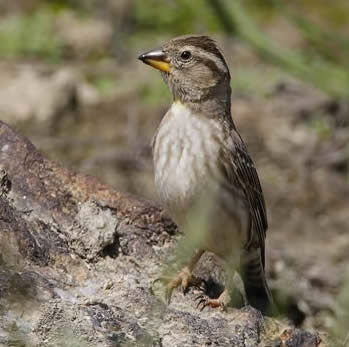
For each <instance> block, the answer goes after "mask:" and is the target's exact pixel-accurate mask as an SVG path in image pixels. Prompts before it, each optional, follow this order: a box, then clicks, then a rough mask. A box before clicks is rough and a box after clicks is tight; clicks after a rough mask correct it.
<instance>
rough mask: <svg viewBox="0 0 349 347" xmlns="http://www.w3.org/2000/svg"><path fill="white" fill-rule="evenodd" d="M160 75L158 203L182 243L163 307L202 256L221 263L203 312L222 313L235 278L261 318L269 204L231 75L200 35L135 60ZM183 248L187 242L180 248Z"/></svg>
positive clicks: (266, 302)
mask: <svg viewBox="0 0 349 347" xmlns="http://www.w3.org/2000/svg"><path fill="white" fill-rule="evenodd" d="M138 59H139V60H141V61H142V62H143V63H145V64H147V65H150V66H151V67H153V68H155V69H157V70H160V72H161V75H162V78H163V80H164V81H165V83H166V84H167V86H168V87H169V89H170V91H171V93H172V96H173V102H172V105H171V106H170V108H169V110H168V111H167V113H166V114H165V115H164V117H163V118H162V120H161V122H160V125H159V126H158V129H157V130H156V133H155V135H154V137H153V140H152V153H153V164H154V180H155V185H156V188H157V190H158V193H159V197H160V201H161V203H162V205H163V207H164V208H165V210H166V211H167V212H168V213H169V215H170V216H171V218H172V219H173V220H174V222H175V223H176V224H177V226H178V228H179V229H181V230H182V231H183V233H184V235H186V236H188V235H189V237H188V238H187V240H188V243H190V247H187V250H186V257H185V261H184V264H183V266H182V268H181V269H180V270H179V271H175V273H174V274H170V275H166V276H165V275H164V276H162V277H160V278H159V280H160V281H162V282H163V284H164V285H165V286H166V292H165V297H166V300H167V301H168V303H169V302H170V300H171V295H172V292H173V290H174V289H175V288H177V287H181V288H182V290H183V292H184V293H185V292H186V291H187V290H188V288H189V286H191V285H193V284H195V280H194V276H193V274H192V273H193V271H194V268H195V266H196V264H197V263H198V262H199V260H200V257H201V256H202V254H203V253H204V252H211V253H213V254H215V255H216V256H217V257H218V258H219V259H221V261H222V263H223V264H224V265H223V266H224V271H225V288H224V290H223V292H222V293H221V294H220V295H219V296H218V297H217V298H210V297H208V296H206V297H204V299H203V298H202V296H200V297H199V298H200V302H199V303H201V304H202V308H204V307H207V306H210V307H221V308H226V307H227V306H228V305H229V303H230V301H231V291H232V290H233V288H234V281H233V277H234V273H235V272H236V271H238V272H239V273H240V276H241V278H242V280H243V283H244V290H245V295H246V299H247V301H248V304H249V305H251V306H253V307H255V308H256V309H258V310H260V311H261V312H263V313H265V312H267V310H269V307H271V306H273V305H274V303H273V298H272V295H271V291H270V289H269V287H268V284H267V281H266V276H265V238H266V231H267V228H268V222H267V213H266V205H265V200H264V195H263V191H262V188H261V184H260V180H259V178H258V174H257V170H256V167H255V165H254V162H253V160H252V158H251V156H250V155H249V153H248V149H247V145H246V144H245V142H244V141H243V139H242V137H241V135H240V134H239V132H238V130H237V128H236V126H235V123H234V121H233V118H232V114H231V93H232V91H231V86H230V80H231V75H230V71H229V68H228V65H227V63H226V60H225V58H224V56H223V53H222V51H221V49H220V48H219V47H218V45H217V43H216V41H215V40H213V39H211V38H210V37H208V36H205V35H184V36H179V37H175V38H173V39H171V40H169V41H168V42H166V43H165V44H163V45H162V46H161V47H160V48H157V49H153V50H151V51H148V52H146V53H143V54H141V55H140V56H139V57H138ZM181 245H182V247H184V246H183V245H185V242H184V243H183V242H182V243H181Z"/></svg>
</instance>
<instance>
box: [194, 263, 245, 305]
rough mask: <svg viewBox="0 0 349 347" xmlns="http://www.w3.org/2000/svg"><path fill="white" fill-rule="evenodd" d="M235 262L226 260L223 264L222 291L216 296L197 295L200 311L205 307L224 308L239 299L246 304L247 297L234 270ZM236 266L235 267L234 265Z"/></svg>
mask: <svg viewBox="0 0 349 347" xmlns="http://www.w3.org/2000/svg"><path fill="white" fill-rule="evenodd" d="M232 264H234V265H235V266H236V262H232V261H230V262H228V263H227V264H226V266H225V274H226V281H225V282H226V284H225V288H224V290H223V292H222V293H221V294H220V295H219V297H218V298H215V299H213V298H209V297H208V296H207V295H199V296H198V297H197V298H196V299H195V300H196V301H198V303H197V307H198V308H200V310H201V311H202V310H203V309H204V308H205V307H207V306H210V307H220V308H222V309H225V308H226V307H227V306H228V304H229V303H231V302H237V301H241V297H242V300H243V303H244V305H246V304H247V297H246V293H245V289H244V285H243V282H242V279H241V277H240V276H239V275H238V274H237V272H236V271H234V265H232ZM235 268H236V267H235Z"/></svg>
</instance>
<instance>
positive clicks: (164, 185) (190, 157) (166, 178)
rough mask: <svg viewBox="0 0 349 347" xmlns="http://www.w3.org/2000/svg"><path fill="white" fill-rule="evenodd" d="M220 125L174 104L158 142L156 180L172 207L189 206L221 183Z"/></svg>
mask: <svg viewBox="0 0 349 347" xmlns="http://www.w3.org/2000/svg"><path fill="white" fill-rule="evenodd" d="M219 126H220V124H219V123H218V122H216V121H214V120H211V119H208V118H206V117H203V116H200V115H196V114H194V113H192V112H191V110H190V109H188V108H186V107H185V106H184V105H182V104H180V103H173V104H172V106H171V108H170V109H169V111H168V112H167V113H166V115H165V117H164V118H163V120H162V122H161V124H160V127H159V129H158V133H157V135H156V139H155V144H154V169H155V183H156V185H157V188H158V190H159V192H160V197H161V199H162V200H163V202H164V203H165V205H167V206H168V207H169V208H170V210H171V209H176V208H177V207H178V208H180V209H182V208H185V207H186V206H188V205H189V204H190V203H191V202H192V201H193V199H195V197H196V196H198V195H199V194H200V193H201V192H202V190H203V189H205V187H207V185H208V184H210V182H218V177H217V175H219V173H218V169H217V157H218V154H219V148H220V143H221V141H222V139H221V137H220V134H221V131H219Z"/></svg>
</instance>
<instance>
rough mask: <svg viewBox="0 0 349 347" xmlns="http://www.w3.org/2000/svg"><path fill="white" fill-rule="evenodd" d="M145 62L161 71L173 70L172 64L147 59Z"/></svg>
mask: <svg viewBox="0 0 349 347" xmlns="http://www.w3.org/2000/svg"><path fill="white" fill-rule="evenodd" d="M144 62H145V63H146V64H148V65H150V66H152V67H153V68H155V69H158V70H160V71H165V72H170V69H171V67H170V64H169V63H167V62H165V61H159V60H153V59H145V60H144Z"/></svg>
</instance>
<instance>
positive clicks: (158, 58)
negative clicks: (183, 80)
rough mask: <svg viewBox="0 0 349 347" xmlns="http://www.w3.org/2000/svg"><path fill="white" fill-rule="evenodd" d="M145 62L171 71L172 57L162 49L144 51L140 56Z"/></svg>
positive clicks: (159, 68) (156, 67)
mask: <svg viewBox="0 0 349 347" xmlns="http://www.w3.org/2000/svg"><path fill="white" fill-rule="evenodd" d="M138 59H139V60H141V61H142V62H143V63H145V64H148V65H150V66H152V67H153V68H155V69H158V70H160V71H165V72H170V68H171V65H170V59H169V57H168V56H167V54H166V53H164V52H163V51H162V50H154V51H150V52H147V53H143V54H141V55H140V56H139V57H138Z"/></svg>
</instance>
